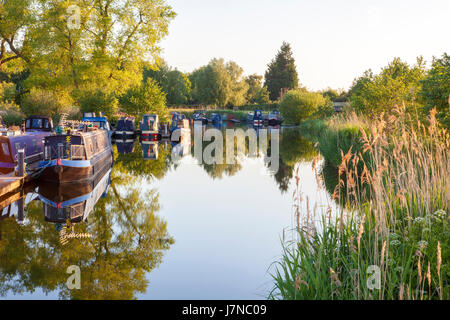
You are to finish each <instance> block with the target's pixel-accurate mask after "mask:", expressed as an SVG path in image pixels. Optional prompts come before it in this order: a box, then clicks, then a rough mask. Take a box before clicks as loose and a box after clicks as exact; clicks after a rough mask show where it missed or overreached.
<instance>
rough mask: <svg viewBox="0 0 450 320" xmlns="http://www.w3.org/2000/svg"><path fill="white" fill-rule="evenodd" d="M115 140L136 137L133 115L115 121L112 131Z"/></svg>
mask: <svg viewBox="0 0 450 320" xmlns="http://www.w3.org/2000/svg"><path fill="white" fill-rule="evenodd" d="M113 138H114V139H116V140H129V139H135V138H136V125H135V124H134V118H133V117H123V118H120V119H119V121H118V122H117V126H116V130H114V132H113Z"/></svg>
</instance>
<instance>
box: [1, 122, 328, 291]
mask: <svg viewBox="0 0 450 320" xmlns="http://www.w3.org/2000/svg"><path fill="white" fill-rule="evenodd" d="M244 129H247V128H244ZM222 132H224V128H222ZM192 145H193V136H192ZM205 148H207V143H206V144H205V143H204V144H203V150H204V149H205ZM224 149H225V148H224ZM114 152H115V162H114V165H113V168H111V169H110V170H108V171H106V172H105V173H102V175H101V176H99V178H98V179H96V181H94V183H92V184H91V185H89V186H86V185H85V186H83V187H80V186H73V187H70V188H69V187H66V188H64V189H63V190H60V189H58V188H55V186H52V185H36V186H30V187H29V188H28V189H27V190H24V195H25V199H24V208H25V210H24V213H23V215H22V214H21V212H20V209H19V206H20V205H19V202H13V201H14V200H15V198H12V199H10V200H9V202H13V203H12V204H10V205H9V203H8V201H6V200H5V201H4V202H2V205H3V207H2V206H0V210H1V211H0V212H1V217H0V298H2V299H61V298H63V299H111V298H112V299H132V298H137V299H265V298H266V297H267V295H268V292H269V291H270V289H271V288H272V281H271V276H270V271H271V270H273V269H270V266H271V264H272V263H273V262H274V261H276V260H277V259H278V258H279V257H280V255H281V251H282V250H281V241H282V239H283V237H286V233H287V232H288V230H291V229H292V228H293V226H294V225H295V223H296V222H295V218H294V215H293V193H294V191H295V185H296V178H295V176H296V172H298V177H299V182H300V185H301V190H302V197H303V198H304V199H305V200H307V201H304V205H302V208H301V211H306V202H308V201H309V202H310V205H311V206H312V204H319V205H323V206H328V205H330V204H331V203H332V201H331V200H330V192H329V191H327V189H328V190H332V189H333V188H334V185H335V183H334V182H333V174H327V175H325V181H324V182H325V183H324V185H325V186H326V188H319V187H318V183H319V182H318V180H317V176H316V173H315V170H314V169H313V158H314V157H315V156H316V155H317V151H316V150H315V149H314V147H313V145H312V143H311V142H309V141H308V140H306V139H305V138H303V137H302V136H301V135H300V133H299V132H298V131H296V130H295V129H288V128H284V129H282V130H281V132H280V144H279V154H280V163H279V170H278V171H277V172H276V173H271V172H269V170H268V169H267V168H268V165H267V164H266V163H265V162H264V157H257V158H252V157H249V156H248V155H247V156H243V157H240V158H239V163H238V164H234V165H232V164H229V165H227V164H219V165H208V164H202V163H198V161H197V159H196V158H195V157H194V148H193V147H192V148H191V144H190V143H189V141H187V142H186V141H185V143H183V144H182V145H176V146H172V145H171V144H170V143H167V144H164V143H162V144H160V145H158V146H156V147H154V146H153V145H146V144H144V145H142V144H141V143H139V141H135V142H131V143H129V144H117V145H115V146H114ZM175 154H177V155H179V156H178V157H177V161H174V159H175ZM317 167H318V170H319V171H320V167H321V163H320V162H319V164H318V166H317ZM325 169H326V168H325ZM297 170H298V171H297ZM324 172H325V173H326V172H327V170H324ZM15 196H17V197H20V195H15ZM20 201H21V200H20ZM2 208H3V209H2ZM69 216H70V217H71V219H72V222H71V223H70V224H68V220H67V217H69ZM86 216H87V222H81V223H77V222H79V220H80V219H82V217H86ZM69 266H78V267H79V268H80V274H81V288H80V289H72V290H69V289H68V287H67V285H66V281H67V279H68V278H69V276H70V274H68V273H67V268H68V267H69Z"/></svg>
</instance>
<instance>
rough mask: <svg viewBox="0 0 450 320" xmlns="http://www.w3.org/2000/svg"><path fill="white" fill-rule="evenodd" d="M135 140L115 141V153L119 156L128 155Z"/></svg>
mask: <svg viewBox="0 0 450 320" xmlns="http://www.w3.org/2000/svg"><path fill="white" fill-rule="evenodd" d="M134 144H135V140H132V139H129V140H116V146H117V152H118V153H119V154H129V153H133V151H134Z"/></svg>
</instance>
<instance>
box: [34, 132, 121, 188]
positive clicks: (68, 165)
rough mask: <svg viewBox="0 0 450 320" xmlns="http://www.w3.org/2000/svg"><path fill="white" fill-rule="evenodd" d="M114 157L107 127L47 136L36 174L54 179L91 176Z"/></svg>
mask: <svg viewBox="0 0 450 320" xmlns="http://www.w3.org/2000/svg"><path fill="white" fill-rule="evenodd" d="M112 161H113V154H112V146H111V140H110V139H109V135H108V132H107V131H106V130H98V129H92V128H89V127H87V126H86V125H84V128H83V130H79V131H73V132H70V134H56V135H51V136H47V137H46V138H45V143H44V160H42V161H40V162H39V167H38V168H39V172H38V173H37V178H38V179H39V180H42V181H50V182H55V183H60V184H64V183H71V182H78V181H89V180H92V179H94V178H95V177H96V176H97V175H98V174H99V172H101V171H102V170H103V169H104V168H106V167H110V166H111V165H112Z"/></svg>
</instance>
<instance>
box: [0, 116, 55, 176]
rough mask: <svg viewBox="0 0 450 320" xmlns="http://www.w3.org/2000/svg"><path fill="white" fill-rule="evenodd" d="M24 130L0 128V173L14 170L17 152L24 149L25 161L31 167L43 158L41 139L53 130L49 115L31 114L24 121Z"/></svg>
mask: <svg viewBox="0 0 450 320" xmlns="http://www.w3.org/2000/svg"><path fill="white" fill-rule="evenodd" d="M24 127H25V132H23V131H21V130H12V129H11V130H6V129H4V130H1V132H0V134H1V135H0V173H3V174H6V173H10V172H12V171H14V168H15V166H16V165H17V152H18V150H19V149H22V148H23V149H25V163H26V164H27V166H28V167H33V166H35V165H37V164H38V162H39V161H40V160H42V159H43V148H44V144H43V140H44V138H45V137H46V136H49V135H50V134H51V133H52V130H53V122H52V119H51V118H50V117H41V116H31V117H28V118H27V119H26V120H25V121H24Z"/></svg>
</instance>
